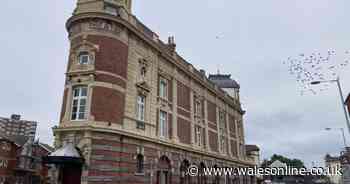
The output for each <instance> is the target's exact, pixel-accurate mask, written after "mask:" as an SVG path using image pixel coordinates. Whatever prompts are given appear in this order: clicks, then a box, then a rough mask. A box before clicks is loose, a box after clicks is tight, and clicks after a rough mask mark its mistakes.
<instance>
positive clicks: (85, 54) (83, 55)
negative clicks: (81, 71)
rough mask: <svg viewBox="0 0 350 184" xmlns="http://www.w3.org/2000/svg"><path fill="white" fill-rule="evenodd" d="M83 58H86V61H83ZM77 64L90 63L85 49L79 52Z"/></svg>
mask: <svg viewBox="0 0 350 184" xmlns="http://www.w3.org/2000/svg"><path fill="white" fill-rule="evenodd" d="M84 59H87V61H86V62H84ZM79 64H81V65H88V64H90V54H89V52H87V51H82V52H80V53H79Z"/></svg>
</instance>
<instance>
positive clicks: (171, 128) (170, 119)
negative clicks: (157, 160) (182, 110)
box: [168, 114, 173, 138]
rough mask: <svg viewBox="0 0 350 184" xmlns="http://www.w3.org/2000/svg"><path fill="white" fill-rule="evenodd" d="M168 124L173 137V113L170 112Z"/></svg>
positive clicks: (170, 135)
mask: <svg viewBox="0 0 350 184" xmlns="http://www.w3.org/2000/svg"><path fill="white" fill-rule="evenodd" d="M168 124H169V131H168V134H169V137H170V138H172V137H173V115H172V114H168Z"/></svg>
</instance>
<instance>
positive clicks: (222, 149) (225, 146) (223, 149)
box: [220, 137, 227, 154]
mask: <svg viewBox="0 0 350 184" xmlns="http://www.w3.org/2000/svg"><path fill="white" fill-rule="evenodd" d="M225 139H226V138H225V137H221V141H220V143H221V146H220V147H221V152H222V153H224V154H226V152H227V151H226V148H227V145H226V140H225Z"/></svg>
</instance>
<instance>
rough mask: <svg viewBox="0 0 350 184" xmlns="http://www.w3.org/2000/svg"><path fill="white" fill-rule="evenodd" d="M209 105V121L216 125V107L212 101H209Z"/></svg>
mask: <svg viewBox="0 0 350 184" xmlns="http://www.w3.org/2000/svg"><path fill="white" fill-rule="evenodd" d="M207 104H208V121H210V122H212V123H216V121H217V118H216V105H215V104H214V103H212V102H210V101H207Z"/></svg>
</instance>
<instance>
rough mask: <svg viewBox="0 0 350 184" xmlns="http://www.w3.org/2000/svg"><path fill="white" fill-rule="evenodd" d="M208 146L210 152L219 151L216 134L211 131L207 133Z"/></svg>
mask: <svg viewBox="0 0 350 184" xmlns="http://www.w3.org/2000/svg"><path fill="white" fill-rule="evenodd" d="M209 146H210V148H211V150H212V151H215V152H218V151H219V147H218V134H217V133H215V132H213V131H209Z"/></svg>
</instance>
